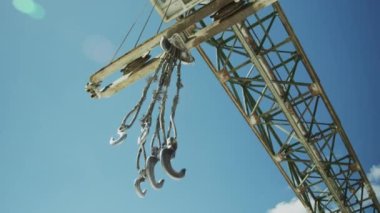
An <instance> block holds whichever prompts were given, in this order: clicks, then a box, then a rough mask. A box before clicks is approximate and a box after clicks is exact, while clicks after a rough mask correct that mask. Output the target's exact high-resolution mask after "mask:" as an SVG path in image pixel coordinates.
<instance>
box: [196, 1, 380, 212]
mask: <svg viewBox="0 0 380 213" xmlns="http://www.w3.org/2000/svg"><path fill="white" fill-rule="evenodd" d="M226 21H227V20H226ZM212 22H213V21H212V20H207V19H204V20H202V21H200V22H198V23H197V24H196V25H195V29H194V30H193V32H199V31H201V30H203V29H205V28H207V26H208V25H210V24H212ZM221 22H223V20H222V21H221ZM206 43H207V44H208V45H207V47H205V46H203V47H201V46H198V47H197V50H198V52H199V53H200V55H201V56H202V57H203V59H204V60H205V61H206V63H207V64H208V66H209V67H210V69H211V70H212V71H213V73H214V74H215V75H216V76H217V78H218V80H219V81H220V83H221V85H222V86H223V87H224V89H225V91H226V92H227V93H228V95H229V96H230V97H231V99H232V101H233V102H234V103H235V105H236V107H237V108H238V109H239V111H240V112H241V114H242V115H243V116H244V118H245V120H246V121H247V122H248V124H249V125H250V127H251V129H252V130H253V132H254V133H255V134H256V136H257V137H258V139H259V140H260V142H261V143H262V145H263V146H264V148H265V149H266V151H267V152H268V153H269V155H270V156H271V158H272V160H273V161H274V163H275V164H276V166H277V167H278V168H279V170H280V172H281V173H282V174H283V176H284V177H285V179H286V181H287V182H288V183H289V185H290V187H291V188H292V189H293V190H294V192H295V193H296V195H297V196H298V198H299V200H300V201H301V202H302V203H303V205H304V206H305V207H306V208H307V210H308V211H309V212H379V202H378V201H377V199H376V195H375V193H374V191H373V189H372V187H371V185H370V184H369V181H368V179H367V177H366V174H365V172H364V170H363V168H362V166H361V165H360V162H359V161H358V158H357V157H356V154H355V152H354V149H353V148H352V146H351V144H350V142H349V139H348V137H347V135H346V133H345V132H344V130H343V128H342V125H341V123H340V121H339V119H338V117H337V115H336V113H335V111H334V109H333V108H332V106H331V104H330V101H329V100H328V98H327V96H326V94H325V92H324V90H323V88H322V86H321V84H320V82H319V79H318V77H317V75H316V73H315V71H314V69H313V67H312V66H311V64H310V62H309V61H308V58H307V56H306V55H305V53H304V51H303V49H302V47H301V45H300V43H299V41H298V39H297V37H296V35H295V34H294V32H293V30H292V28H291V26H290V25H289V23H288V20H287V18H286V16H285V15H284V13H283V11H282V9H281V7H280V5H279V4H278V3H274V4H273V5H272V6H270V7H267V8H265V9H262V10H260V11H259V12H257V13H254V14H253V15H250V16H249V17H247V18H246V19H245V20H244V21H241V22H239V23H237V24H236V23H235V24H234V25H232V26H231V27H229V28H228V29H226V30H224V31H223V32H222V33H218V34H217V35H214V36H212V37H211V38H210V39H208V40H207V42H206ZM215 50H216V55H217V57H216V60H215V61H214V59H210V58H209V57H208V56H210V55H215Z"/></svg>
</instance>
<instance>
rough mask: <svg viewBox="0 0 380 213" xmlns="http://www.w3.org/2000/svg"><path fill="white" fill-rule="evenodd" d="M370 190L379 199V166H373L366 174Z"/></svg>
mask: <svg viewBox="0 0 380 213" xmlns="http://www.w3.org/2000/svg"><path fill="white" fill-rule="evenodd" d="M367 176H368V179H369V181H370V182H371V185H372V188H373V190H374V191H375V194H376V197H377V199H380V164H379V165H373V166H372V167H371V169H370V170H369V173H367Z"/></svg>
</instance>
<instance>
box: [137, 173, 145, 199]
mask: <svg viewBox="0 0 380 213" xmlns="http://www.w3.org/2000/svg"><path fill="white" fill-rule="evenodd" d="M139 173H140V175H139V177H138V178H136V179H135V190H136V194H137V195H138V196H139V197H140V198H144V197H145V194H146V192H147V190H146V189H144V190H142V189H141V183H142V182H145V175H146V174H145V169H141V170H140V171H139Z"/></svg>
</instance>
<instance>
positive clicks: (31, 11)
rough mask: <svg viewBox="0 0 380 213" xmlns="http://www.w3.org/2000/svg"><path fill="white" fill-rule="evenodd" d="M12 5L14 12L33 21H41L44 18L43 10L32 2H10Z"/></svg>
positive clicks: (13, 0) (18, 0)
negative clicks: (27, 16) (22, 14)
mask: <svg viewBox="0 0 380 213" xmlns="http://www.w3.org/2000/svg"><path fill="white" fill-rule="evenodd" d="M12 4H13V6H14V7H15V8H16V10H18V11H20V12H21V13H24V14H26V15H29V16H30V17H32V18H34V19H43V18H44V17H45V9H44V8H43V7H42V6H41V5H40V4H38V3H36V2H34V1H33V0H12Z"/></svg>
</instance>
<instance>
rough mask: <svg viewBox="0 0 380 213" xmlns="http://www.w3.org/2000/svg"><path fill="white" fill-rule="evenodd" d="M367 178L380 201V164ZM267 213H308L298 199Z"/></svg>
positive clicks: (374, 166) (281, 203)
mask: <svg viewBox="0 0 380 213" xmlns="http://www.w3.org/2000/svg"><path fill="white" fill-rule="evenodd" d="M367 177H368V179H369V181H370V182H371V185H372V188H373V190H374V191H375V194H376V195H377V198H378V199H379V200H380V164H379V165H373V166H372V167H371V169H370V171H369V173H367ZM267 213H307V212H306V209H305V207H303V205H302V203H301V201H299V200H298V199H297V198H293V199H291V200H290V201H289V202H285V201H283V202H280V203H278V204H276V206H275V207H274V208H273V209H269V210H268V212H267Z"/></svg>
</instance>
